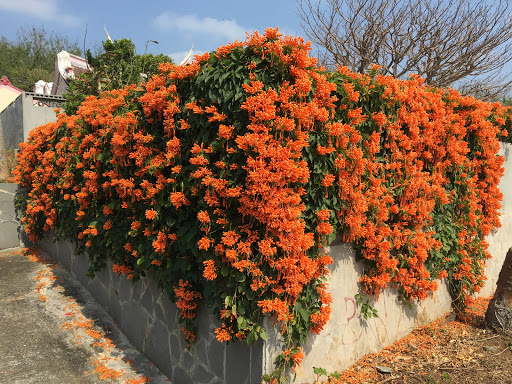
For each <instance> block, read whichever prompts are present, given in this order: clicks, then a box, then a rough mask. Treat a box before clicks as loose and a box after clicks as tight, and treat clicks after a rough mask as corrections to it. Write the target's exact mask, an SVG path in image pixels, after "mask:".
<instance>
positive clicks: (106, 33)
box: [103, 25, 113, 43]
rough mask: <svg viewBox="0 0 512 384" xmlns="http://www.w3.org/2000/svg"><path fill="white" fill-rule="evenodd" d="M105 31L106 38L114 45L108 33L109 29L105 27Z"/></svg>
mask: <svg viewBox="0 0 512 384" xmlns="http://www.w3.org/2000/svg"><path fill="white" fill-rule="evenodd" d="M103 29H104V30H105V37H106V38H107V40H108V41H110V42H111V43H112V42H113V41H112V39H111V38H110V35H109V34H108V31H107V27H106V26H105V25H104V26H103Z"/></svg>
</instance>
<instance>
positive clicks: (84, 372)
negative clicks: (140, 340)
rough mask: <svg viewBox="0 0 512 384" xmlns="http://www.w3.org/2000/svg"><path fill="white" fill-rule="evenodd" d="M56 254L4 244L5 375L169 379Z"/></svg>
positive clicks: (39, 379)
mask: <svg viewBox="0 0 512 384" xmlns="http://www.w3.org/2000/svg"><path fill="white" fill-rule="evenodd" d="M169 382H170V380H168V379H167V377H165V376H164V375H163V374H162V373H161V372H160V371H159V370H158V369H157V368H156V367H155V366H154V365H153V364H152V363H151V362H150V361H149V360H148V359H147V358H146V357H145V356H144V355H143V354H142V353H141V352H139V351H138V350H137V349H136V348H135V347H134V346H133V345H132V344H131V343H130V342H129V341H128V339H127V338H126V337H125V335H124V334H123V333H122V332H121V330H120V329H119V328H118V326H117V325H116V324H115V323H114V321H113V320H112V318H111V317H110V316H109V315H108V313H107V312H106V310H105V309H104V308H103V307H101V305H100V304H98V303H97V302H96V301H95V300H94V298H93V297H92V296H91V295H90V294H89V292H87V291H86V290H85V288H84V287H83V286H82V285H81V284H80V283H79V282H78V281H77V280H76V279H75V278H74V277H73V276H72V275H71V274H70V273H69V272H67V271H66V270H65V269H64V268H62V267H61V266H60V265H58V264H57V263H55V262H54V261H53V260H52V259H51V258H50V257H48V256H47V255H45V254H43V253H41V252H40V251H36V250H27V249H21V248H14V249H8V250H2V251H0V383H2V384H3V383H5V384H28V383H34V384H36V383H37V384H46V383H48V384H55V383H69V384H73V383H77V384H93V383H128V384H142V383H153V384H163V383H169Z"/></svg>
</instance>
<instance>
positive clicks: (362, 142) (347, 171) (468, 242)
mask: <svg viewBox="0 0 512 384" xmlns="http://www.w3.org/2000/svg"><path fill="white" fill-rule="evenodd" d="M309 50H310V44H309V43H304V41H303V40H302V39H301V38H292V37H282V36H281V35H280V34H279V32H278V31H277V29H268V30H266V31H265V34H263V35H259V34H258V33H254V34H253V35H251V36H248V38H247V40H246V41H245V42H236V43H234V44H230V45H227V46H224V47H221V48H219V49H218V50H217V51H216V52H215V53H214V54H211V55H210V54H205V55H203V56H201V57H197V58H196V61H195V62H194V63H193V64H191V65H188V66H173V65H170V64H163V65H162V66H161V68H160V69H161V74H160V75H156V76H154V77H153V78H151V79H150V80H149V81H148V82H147V83H145V84H143V85H141V86H140V87H137V86H134V85H133V86H128V87H126V88H124V89H121V90H116V91H111V92H108V93H105V94H103V95H102V96H100V97H88V98H87V100H86V101H85V102H84V103H83V104H82V106H81V107H80V108H79V110H78V113H77V115H76V116H66V115H64V114H60V115H59V116H58V121H57V122H55V123H49V124H47V125H44V126H42V127H39V128H37V129H35V130H34V131H33V132H32V133H31V135H30V138H29V140H28V141H27V143H24V144H22V151H21V154H20V156H19V158H18V160H19V167H18V170H17V172H16V177H17V181H18V182H19V183H20V184H22V185H23V186H24V187H26V188H27V193H28V196H27V205H26V207H24V212H25V216H24V218H23V222H24V224H25V226H26V230H27V232H28V233H29V234H30V236H31V239H33V240H35V239H36V238H37V237H38V236H41V235H42V234H43V233H44V232H45V231H47V230H50V229H52V230H53V232H54V234H55V236H56V237H60V238H62V237H64V238H68V239H74V240H77V244H78V251H86V252H87V253H88V254H89V255H90V256H91V258H92V260H93V262H92V267H91V272H95V271H97V270H98V269H99V268H100V267H101V266H102V265H103V264H104V259H105V258H110V259H112V261H113V262H114V263H115V267H114V268H115V271H116V272H117V273H125V274H129V276H133V277H138V276H141V275H145V273H146V272H147V271H151V272H153V276H154V277H155V279H157V281H158V283H159V284H160V286H161V287H162V288H163V289H164V290H166V291H167V292H169V294H170V295H171V297H172V298H173V299H175V300H176V302H177V306H178V308H179V310H180V313H181V317H182V320H183V321H184V323H185V326H184V327H183V331H184V334H185V337H186V338H187V340H188V341H189V342H192V341H193V340H194V338H195V333H194V325H193V321H192V320H193V318H194V316H195V313H196V310H197V306H198V303H199V300H200V299H202V298H204V299H205V300H206V302H208V303H210V304H211V303H216V304H214V305H217V306H219V307H220V308H219V309H220V310H221V313H222V314H223V315H222V318H221V321H222V327H221V328H219V329H218V332H216V333H217V338H218V339H219V340H220V341H225V340H234V339H243V338H247V340H248V341H249V342H250V341H254V340H256V339H257V338H258V337H263V336H262V335H263V333H261V327H260V326H259V325H258V324H260V322H261V317H262V316H263V315H265V314H270V315H271V316H272V317H273V319H274V320H275V321H276V322H277V323H279V325H280V327H281V331H282V332H283V335H284V336H285V337H286V338H287V339H286V343H287V344H288V345H291V346H297V345H298V343H299V341H300V340H304V338H305V337H306V335H307V334H308V333H309V332H316V333H319V332H320V331H321V330H322V328H323V327H324V326H325V324H326V323H327V321H328V319H329V316H330V313H331V308H330V304H331V302H332V298H331V296H330V295H329V293H328V292H327V288H326V284H325V279H326V277H327V275H328V273H329V270H328V266H329V265H330V264H331V263H332V259H331V258H330V257H329V256H328V255H326V254H325V249H326V248H325V247H326V245H328V244H329V243H330V242H331V241H332V240H333V239H334V237H335V236H336V235H340V236H341V237H342V238H343V239H344V240H345V241H350V242H353V243H355V247H356V248H357V250H358V253H359V255H360V256H361V257H362V259H363V261H364V262H365V263H366V268H365V271H366V272H365V275H364V276H362V278H361V283H362V284H363V286H364V288H365V289H366V292H367V293H369V294H375V295H378V294H379V293H380V292H381V291H382V290H383V289H384V288H386V287H387V286H388V285H393V286H396V287H397V288H399V290H400V292H402V293H403V295H404V296H405V297H406V298H407V299H409V300H415V299H418V300H422V299H424V298H425V297H427V296H428V295H429V294H431V293H432V292H433V291H434V290H435V289H436V287H437V283H436V281H435V280H436V279H437V278H443V277H447V278H448V279H449V281H450V284H451V288H452V291H453V292H455V293H456V295H455V296H456V297H457V300H458V304H456V308H458V310H460V311H461V312H462V311H463V310H464V305H465V304H464V303H465V300H466V299H467V298H468V297H469V296H470V294H471V293H473V292H474V291H476V290H478V289H479V287H480V286H481V285H482V284H483V278H484V277H483V264H484V262H485V259H486V258H487V257H488V253H487V251H486V248H487V244H486V243H485V241H484V240H483V239H484V237H485V236H486V235H487V234H489V233H490V231H491V230H492V229H493V228H495V227H497V226H499V225H500V224H499V208H500V199H501V194H500V192H499V189H498V184H499V180H500V177H501V175H502V173H503V170H502V164H503V158H502V157H499V156H497V152H498V150H499V148H500V144H499V140H498V137H499V136H500V135H502V134H503V132H502V130H503V128H504V126H505V123H506V121H509V120H510V116H511V112H510V110H509V109H506V108H504V107H503V106H501V104H498V103H494V104H490V103H484V102H481V101H478V100H475V99H473V98H470V97H463V96H461V95H460V94H458V93H457V92H455V91H452V90H440V89H433V88H430V87H427V86H426V85H424V84H423V81H422V80H421V79H420V78H418V77H411V79H409V80H407V81H403V80H396V79H393V78H391V77H387V76H381V75H379V74H378V67H376V66H374V67H372V68H371V69H370V71H369V73H368V74H355V73H352V72H350V70H348V69H347V68H339V69H338V71H336V72H334V73H326V72H322V71H320V70H319V69H318V68H317V67H316V59H314V58H312V57H310V56H309ZM294 348H295V347H294ZM295 352H296V353H295ZM295 352H294V354H293V356H295V358H293V356H292V358H291V359H290V358H288V360H286V363H287V364H288V363H291V364H292V365H295V364H298V363H300V361H301V358H302V357H301V356H302V355H301V353H302V352H300V351H299V352H297V351H295ZM283 356H284V355H283ZM283 358H284V357H283Z"/></svg>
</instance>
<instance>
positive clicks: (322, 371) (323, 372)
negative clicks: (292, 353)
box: [313, 367, 328, 376]
mask: <svg viewBox="0 0 512 384" xmlns="http://www.w3.org/2000/svg"><path fill="white" fill-rule="evenodd" d="M313 372H314V373H315V375H324V376H328V375H327V370H326V369H325V368H316V367H313Z"/></svg>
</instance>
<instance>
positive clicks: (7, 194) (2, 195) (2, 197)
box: [0, 183, 21, 249]
mask: <svg viewBox="0 0 512 384" xmlns="http://www.w3.org/2000/svg"><path fill="white" fill-rule="evenodd" d="M17 189H18V184H9V183H0V249H7V248H14V247H19V246H20V245H21V240H20V237H19V235H18V230H19V223H18V221H17V220H16V212H15V211H14V194H15V192H16V190H17Z"/></svg>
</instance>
